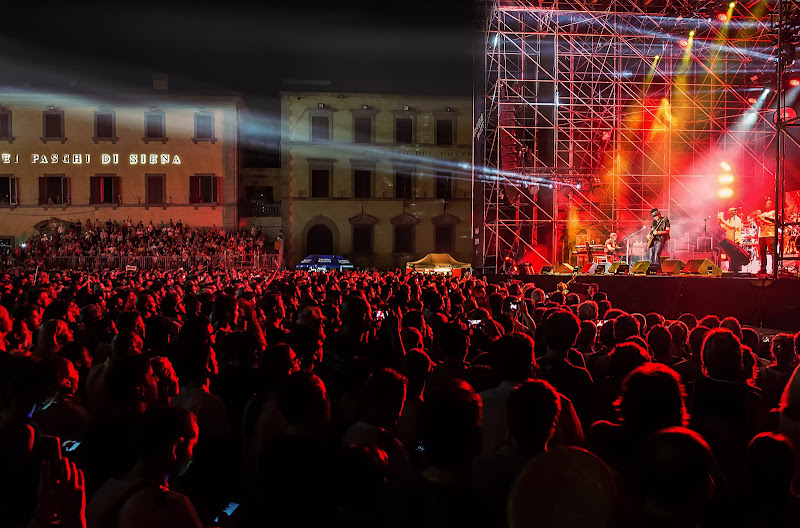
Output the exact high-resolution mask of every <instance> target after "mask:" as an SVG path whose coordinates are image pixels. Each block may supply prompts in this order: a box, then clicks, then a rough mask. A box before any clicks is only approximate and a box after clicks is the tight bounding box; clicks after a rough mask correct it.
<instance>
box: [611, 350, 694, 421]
mask: <svg viewBox="0 0 800 528" xmlns="http://www.w3.org/2000/svg"><path fill="white" fill-rule="evenodd" d="M685 401H686V393H685V392H684V390H683V385H682V384H681V380H680V377H679V376H678V374H677V373H676V372H675V371H674V370H672V369H671V368H669V367H667V366H666V365H662V364H660V363H645V364H644V365H641V366H639V367H637V368H636V369H634V370H633V371H632V372H631V373H630V374H628V375H627V376H626V377H625V380H624V381H623V382H622V392H621V394H620V398H619V400H617V402H616V404H617V406H618V407H619V409H620V412H621V414H622V420H623V423H624V425H625V427H626V428H630V429H632V430H634V431H637V432H638V433H639V434H645V433H650V432H653V431H656V430H658V429H663V428H665V427H673V426H686V425H687V424H688V421H689V420H688V416H687V414H686V405H685Z"/></svg>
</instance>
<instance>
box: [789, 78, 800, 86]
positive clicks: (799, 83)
mask: <svg viewBox="0 0 800 528" xmlns="http://www.w3.org/2000/svg"><path fill="white" fill-rule="evenodd" d="M789 86H800V79H789Z"/></svg>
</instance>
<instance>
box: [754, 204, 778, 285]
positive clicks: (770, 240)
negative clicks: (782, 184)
mask: <svg viewBox="0 0 800 528" xmlns="http://www.w3.org/2000/svg"><path fill="white" fill-rule="evenodd" d="M755 221H756V225H757V226H758V260H760V261H761V269H759V270H758V273H759V274H762V275H765V274H766V273H767V255H774V254H775V204H774V202H773V201H772V199H771V198H767V202H766V204H765V207H764V211H763V212H762V211H756V216H755ZM772 266H773V268H774V267H775V262H774V261H773V263H772Z"/></svg>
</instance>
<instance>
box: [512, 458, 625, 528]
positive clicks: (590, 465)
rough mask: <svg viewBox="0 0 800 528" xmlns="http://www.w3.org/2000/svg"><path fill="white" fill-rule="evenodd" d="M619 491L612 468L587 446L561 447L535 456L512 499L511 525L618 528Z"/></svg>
mask: <svg viewBox="0 0 800 528" xmlns="http://www.w3.org/2000/svg"><path fill="white" fill-rule="evenodd" d="M619 506H620V505H619V495H618V491H617V484H616V482H615V479H614V475H613V473H612V472H611V470H610V469H609V467H608V466H607V465H606V464H605V463H604V462H603V461H602V460H600V459H599V458H598V457H597V456H595V455H593V454H592V453H590V452H589V451H586V450H585V449H580V448H577V447H557V448H554V449H551V450H549V451H548V452H546V453H543V454H541V455H539V456H537V457H534V458H533V459H532V460H531V461H530V462H529V463H528V464H527V465H526V466H525V467H524V468H523V469H522V471H521V472H520V474H519V476H518V477H517V479H516V481H515V482H514V484H513V486H512V488H511V492H510V494H509V499H508V526H509V527H510V528H525V527H529V526H537V527H542V528H566V527H570V528H612V527H614V526H617V525H618V522H619V515H620V512H619Z"/></svg>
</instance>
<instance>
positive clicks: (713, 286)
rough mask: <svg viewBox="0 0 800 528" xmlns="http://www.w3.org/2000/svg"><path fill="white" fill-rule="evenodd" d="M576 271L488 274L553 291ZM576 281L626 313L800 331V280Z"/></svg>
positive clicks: (643, 278) (628, 277)
mask: <svg viewBox="0 0 800 528" xmlns="http://www.w3.org/2000/svg"><path fill="white" fill-rule="evenodd" d="M571 277H572V275H487V276H486V278H487V280H488V281H489V282H490V283H497V282H506V281H508V280H514V279H516V280H519V281H522V282H533V283H534V284H536V286H538V287H539V288H542V289H543V290H544V291H546V292H553V291H555V290H556V286H557V284H558V283H559V282H565V283H566V282H567V281H569V280H570V278H571ZM573 283H584V284H588V283H596V284H597V285H598V286H599V287H600V291H602V292H605V293H606V294H607V295H608V299H609V301H611V304H612V306H616V307H619V308H622V309H624V310H625V311H627V312H639V313H642V314H647V313H649V312H658V313H660V314H663V315H664V316H665V317H667V318H670V319H675V318H677V317H678V316H679V315H680V314H682V313H687V312H690V313H693V314H695V315H697V316H698V317H702V316H704V315H709V314H713V315H717V316H719V317H720V318H721V317H725V316H729V315H732V316H735V317H737V318H738V319H739V321H740V322H741V323H742V324H744V325H750V326H756V327H762V328H772V329H775V330H780V331H783V332H792V333H794V332H798V331H800V279H794V278H780V279H778V280H772V278H766V279H764V278H752V277H735V276H723V277H698V276H683V275H681V276H670V275H580V274H579V275H576V276H575V279H574V281H573Z"/></svg>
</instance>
